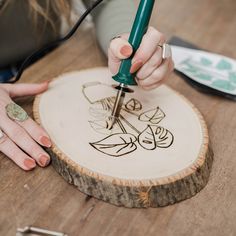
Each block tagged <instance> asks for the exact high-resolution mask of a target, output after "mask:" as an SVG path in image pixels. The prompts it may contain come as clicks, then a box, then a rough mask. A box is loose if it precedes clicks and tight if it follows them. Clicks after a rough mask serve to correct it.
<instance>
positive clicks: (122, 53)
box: [110, 37, 133, 60]
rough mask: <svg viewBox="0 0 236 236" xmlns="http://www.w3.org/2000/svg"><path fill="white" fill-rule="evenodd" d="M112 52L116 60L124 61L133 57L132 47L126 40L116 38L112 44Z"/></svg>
mask: <svg viewBox="0 0 236 236" xmlns="http://www.w3.org/2000/svg"><path fill="white" fill-rule="evenodd" d="M110 50H111V52H112V54H113V55H114V57H115V58H117V59H119V60H122V59H126V58H128V57H130V56H131V54H132V52H133V48H132V46H131V45H130V44H129V43H128V41H127V40H126V39H124V38H122V37H121V38H115V39H113V40H112V41H111V43H110Z"/></svg>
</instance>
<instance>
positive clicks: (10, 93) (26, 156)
mask: <svg viewBox="0 0 236 236" xmlns="http://www.w3.org/2000/svg"><path fill="white" fill-rule="evenodd" d="M47 88H48V82H44V83H41V84H0V131H2V132H3V136H2V137H1V135H0V151H1V152H3V153H4V154H5V155H6V156H8V157H9V158H10V159H11V160H13V161H14V162H15V163H16V164H17V165H18V166H20V167H21V168H22V169H24V170H31V169H33V168H34V167H35V166H36V163H37V164H38V165H39V166H41V167H45V166H47V165H48V164H49V162H50V157H49V155H48V154H47V153H46V152H45V151H44V150H43V148H42V147H40V145H42V146H44V147H50V146H51V141H50V138H49V136H48V134H47V133H46V132H45V130H44V129H43V128H41V127H40V126H39V125H37V124H36V123H35V122H34V121H33V120H32V119H31V118H28V119H26V120H25V121H23V122H20V121H15V120H11V119H10V118H9V117H8V115H7V113H6V109H5V107H6V106H7V105H8V104H9V103H12V102H13V101H12V98H15V97H21V96H28V95H36V94H39V93H41V92H43V91H45V90H47ZM0 133H1V132H0Z"/></svg>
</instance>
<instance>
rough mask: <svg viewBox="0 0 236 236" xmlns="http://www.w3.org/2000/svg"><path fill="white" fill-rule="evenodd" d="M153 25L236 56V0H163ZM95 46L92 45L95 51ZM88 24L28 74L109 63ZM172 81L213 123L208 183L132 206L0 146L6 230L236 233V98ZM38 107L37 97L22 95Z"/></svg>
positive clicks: (37, 77) (0, 212)
mask: <svg viewBox="0 0 236 236" xmlns="http://www.w3.org/2000/svg"><path fill="white" fill-rule="evenodd" d="M156 5H157V6H156V9H155V11H154V15H153V18H152V25H153V26H155V27H157V28H158V29H159V30H160V31H162V32H164V33H165V34H166V35H167V38H170V37H171V36H173V35H176V36H179V37H181V38H183V39H185V40H188V41H189V42H192V43H194V44H196V45H197V46H199V47H201V48H204V49H207V50H209V51H212V52H216V53H221V54H224V55H226V56H229V57H232V58H236V47H235V39H236V14H235V13H236V1H235V0H221V1H219V0H218V1H213V0H198V1H195V0H178V1H173V0H159V1H158V4H156ZM91 52H93V53H91ZM106 64H107V61H106V58H105V57H104V56H103V55H102V53H101V51H100V49H99V47H98V45H97V42H96V37H95V31H94V29H92V28H87V29H85V30H83V31H79V33H78V35H76V36H75V37H74V38H73V39H72V40H70V41H69V42H68V43H66V44H64V45H63V46H62V47H60V48H58V49H57V50H55V51H54V52H52V53H50V54H49V55H47V56H46V57H45V58H43V59H42V60H40V61H39V62H37V63H36V64H35V65H33V66H31V67H30V68H29V69H28V70H27V71H26V72H25V74H24V75H23V78H22V82H39V81H43V80H48V79H51V78H54V77H55V76H57V75H59V74H61V73H63V72H67V71H73V70H80V69H84V68H90V67H97V66H106ZM167 84H168V85H169V86H170V87H172V88H174V89H175V90H177V91H179V92H180V93H182V94H183V95H184V96H186V97H187V98H188V99H189V100H190V101H191V102H192V103H193V104H195V105H196V107H197V108H198V109H199V110H200V111H201V113H202V114H203V116H204V117H205V120H206V122H207V125H208V128H209V135H210V139H211V144H212V148H213V150H214V154H215V156H214V163H213V169H212V172H211V176H210V180H209V183H208V184H207V186H206V187H205V188H204V189H203V190H202V191H201V192H200V193H199V194H197V195H196V196H194V197H193V198H191V199H189V200H186V201H183V202H181V203H178V204H175V205H172V206H168V207H164V208H156V209H154V208H151V209H126V208H122V207H116V206H113V205H110V204H108V203H105V202H102V201H99V200H97V199H94V198H88V197H86V195H84V194H83V193H81V192H79V191H78V190H77V189H76V188H75V187H74V186H71V185H69V184H67V183H66V182H65V181H64V179H63V178H62V177H61V176H59V175H58V174H57V173H56V172H55V171H54V169H53V168H52V166H49V167H48V168H46V169H42V168H39V167H37V168H36V169H35V170H34V171H31V172H24V171H22V170H21V169H19V168H18V167H17V166H16V165H15V164H13V162H11V161H10V160H8V159H7V158H6V157H5V156H4V155H2V154H0V235H4V236H6V235H15V230H16V228H17V227H24V226H26V225H34V226H38V227H43V228H48V229H51V230H57V231H62V232H66V233H67V234H68V235H69V236H74V235H89V236H93V235H123V236H127V235H135V236H139V235H140V236H141V235H155V236H156V235H162V236H165V235H168V236H172V235H178V236H181V235H191V236H195V235H196V236H200V235H214V236H217V235H227V236H229V235H236V224H235V218H236V187H235V186H236V184H235V183H236V171H234V169H235V167H236V157H235V154H236V145H235V141H236V132H235V130H236V103H235V102H233V101H230V100H226V99H224V98H220V97H215V96H210V95H206V94H202V93H200V92H198V91H196V90H194V89H193V88H192V87H191V86H189V85H188V84H186V83H185V82H184V80H182V79H181V78H180V77H179V76H177V75H176V74H174V73H173V74H172V75H171V76H170V79H169V81H168V82H167ZM18 103H19V104H20V105H22V106H23V107H24V108H25V109H26V110H27V111H28V112H29V114H32V103H33V98H24V99H20V100H19V101H18Z"/></svg>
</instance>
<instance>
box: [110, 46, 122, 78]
mask: <svg viewBox="0 0 236 236" xmlns="http://www.w3.org/2000/svg"><path fill="white" fill-rule="evenodd" d="M120 63H121V61H120V59H118V58H117V57H116V56H115V55H114V54H113V53H112V51H111V49H108V67H109V69H110V71H111V73H112V74H113V75H116V74H117V73H118V70H119V68H120Z"/></svg>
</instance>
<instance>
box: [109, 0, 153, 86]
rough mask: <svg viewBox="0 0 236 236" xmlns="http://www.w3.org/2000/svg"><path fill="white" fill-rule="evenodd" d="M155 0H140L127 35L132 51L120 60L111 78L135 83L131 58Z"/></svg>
mask: <svg viewBox="0 0 236 236" xmlns="http://www.w3.org/2000/svg"><path fill="white" fill-rule="evenodd" d="M154 3H155V0H141V1H140V3H139V7H138V11H137V14H136V17H135V20H134V23H133V26H132V30H131V33H130V36H129V43H130V44H131V45H132V47H133V53H132V55H131V57H130V58H128V59H125V60H123V61H122V62H121V65H120V69H119V72H118V74H117V75H115V76H113V79H114V80H116V81H117V82H119V83H123V84H125V85H136V84H137V83H136V81H135V73H134V74H131V73H130V68H131V61H132V58H133V56H134V54H135V52H136V51H137V49H138V48H139V46H140V44H141V41H142V38H143V36H144V34H145V33H146V32H147V29H148V25H149V21H150V18H151V14H152V10H153V6H154Z"/></svg>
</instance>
